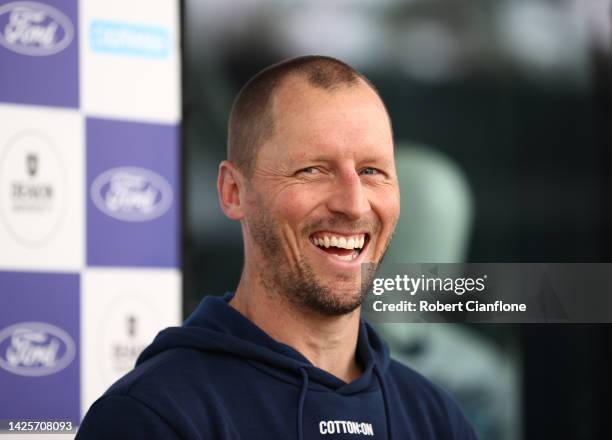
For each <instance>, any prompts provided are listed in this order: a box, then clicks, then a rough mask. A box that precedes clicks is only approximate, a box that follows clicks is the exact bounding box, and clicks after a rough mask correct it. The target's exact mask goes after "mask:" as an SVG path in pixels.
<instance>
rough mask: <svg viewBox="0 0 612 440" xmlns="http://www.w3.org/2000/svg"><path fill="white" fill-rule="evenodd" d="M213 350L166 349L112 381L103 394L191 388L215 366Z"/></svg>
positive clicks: (131, 394) (130, 393)
mask: <svg viewBox="0 0 612 440" xmlns="http://www.w3.org/2000/svg"><path fill="white" fill-rule="evenodd" d="M215 357H216V356H215V355H214V353H208V352H202V351H197V350H193V349H190V348H185V347H177V348H172V349H169V350H166V351H164V352H162V353H159V354H157V355H155V356H153V357H152V358H150V359H147V360H146V361H144V362H142V363H140V364H139V365H137V366H136V367H135V368H134V369H133V370H132V371H130V372H129V373H127V374H126V375H125V376H123V377H122V378H120V379H119V380H118V381H117V382H115V383H114V384H113V385H112V386H111V387H110V388H109V389H108V391H107V392H106V393H105V395H106V396H108V395H125V396H131V397H136V398H138V397H139V395H140V394H142V392H143V391H145V392H147V391H148V390H152V389H154V390H157V391H158V392H163V390H168V391H170V390H172V392H176V389H177V388H182V387H187V388H189V387H193V385H194V382H193V379H194V378H199V379H200V381H201V379H202V378H203V377H206V373H207V372H208V371H209V370H210V369H212V368H214V358H215Z"/></svg>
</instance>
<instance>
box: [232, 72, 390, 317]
mask: <svg viewBox="0 0 612 440" xmlns="http://www.w3.org/2000/svg"><path fill="white" fill-rule="evenodd" d="M273 101H274V104H273V111H274V118H275V119H274V120H275V130H274V135H273V136H272V137H271V139H270V140H269V141H268V142H266V143H265V144H264V145H263V146H262V147H261V148H260V150H259V152H258V157H257V160H256V164H255V169H254V173H253V176H252V177H251V179H250V181H249V182H248V185H247V186H248V187H247V191H246V208H245V223H244V225H245V240H246V246H247V258H251V257H253V258H254V262H255V267H256V268H257V272H258V274H259V276H260V279H261V281H262V283H263V285H264V286H265V287H266V288H267V289H268V290H271V291H273V292H278V293H280V294H282V295H284V296H286V297H287V299H289V300H290V301H291V302H292V303H294V304H297V305H299V306H306V307H308V308H310V310H312V311H315V312H318V313H322V314H326V315H341V314H345V313H348V312H350V311H352V310H355V309H356V308H357V307H358V306H359V305H360V304H361V301H362V299H363V292H362V286H361V265H362V263H378V262H380V260H381V259H382V257H383V254H384V253H385V251H386V248H387V246H388V244H389V241H390V239H391V235H392V233H393V230H394V228H395V224H396V222H397V218H398V216H399V190H398V184H397V177H396V172H395V163H394V157H393V139H392V134H391V128H390V126H389V121H388V118H387V114H386V111H385V109H384V107H383V105H382V103H381V102H380V99H379V98H378V97H377V95H376V94H375V93H374V92H373V91H372V90H371V89H370V88H369V87H367V86H366V85H365V83H364V84H360V85H357V86H353V87H342V88H340V89H339V90H335V91H332V92H330V91H326V90H322V89H318V88H314V87H311V86H310V85H308V84H307V83H306V82H305V81H302V80H295V79H294V80H288V81H287V82H286V84H284V85H282V86H281V87H280V89H279V90H278V91H277V93H276V94H275V96H274V99H273ZM247 263H248V262H247Z"/></svg>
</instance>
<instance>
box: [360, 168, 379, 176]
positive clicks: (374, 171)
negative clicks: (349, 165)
mask: <svg viewBox="0 0 612 440" xmlns="http://www.w3.org/2000/svg"><path fill="white" fill-rule="evenodd" d="M361 174H366V175H374V174H380V171H378V170H377V169H376V168H370V167H368V168H364V169H363V170H361Z"/></svg>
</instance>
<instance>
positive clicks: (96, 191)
mask: <svg viewBox="0 0 612 440" xmlns="http://www.w3.org/2000/svg"><path fill="white" fill-rule="evenodd" d="M172 197H173V195H172V188H171V187H170V184H169V183H168V181H167V180H166V179H164V178H163V177H162V176H160V175H159V174H157V173H154V172H153V171H151V170H147V169H144V168H138V167H119V168H113V169H110V170H108V171H105V172H103V173H102V174H100V175H99V176H98V177H96V179H95V180H94V181H93V183H92V184H91V199H92V200H93V202H94V204H95V205H96V206H97V207H98V209H99V210H100V211H102V212H103V213H105V214H107V215H109V216H111V217H114V218H116V219H118V220H124V221H127V222H144V221H147V220H152V219H154V218H157V217H159V216H161V215H163V214H164V213H165V212H166V211H168V209H170V206H171V205H172Z"/></svg>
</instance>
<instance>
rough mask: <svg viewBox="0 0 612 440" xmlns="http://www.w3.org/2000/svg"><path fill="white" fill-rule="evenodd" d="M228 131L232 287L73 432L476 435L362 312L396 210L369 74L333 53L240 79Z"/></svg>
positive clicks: (173, 331) (226, 207) (165, 336)
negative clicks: (366, 274) (237, 232)
mask: <svg viewBox="0 0 612 440" xmlns="http://www.w3.org/2000/svg"><path fill="white" fill-rule="evenodd" d="M228 134H229V136H228V160H226V161H223V162H222V163H221V164H220V166H219V177H218V185H217V186H218V193H219V200H220V203H221V207H222V209H223V212H224V213H225V214H226V215H227V216H228V217H229V218H231V219H234V220H237V221H240V223H241V226H242V234H243V238H244V257H245V259H244V268H243V273H242V276H241V278H240V282H239V284H238V287H237V289H236V292H235V294H227V295H225V296H224V297H223V298H212V297H209V298H206V299H204V301H203V302H202V303H201V304H200V306H199V307H198V309H197V310H196V311H195V312H194V313H193V314H192V315H191V316H190V317H189V318H188V319H187V321H186V322H185V324H184V325H183V326H182V327H178V328H169V329H166V330H164V331H162V332H161V333H160V334H159V335H158V336H157V338H156V339H155V341H154V342H153V343H152V344H151V345H150V346H149V347H148V348H147V349H146V350H145V351H144V352H143V354H142V355H141V356H140V358H139V360H138V363H137V367H136V368H135V369H134V370H133V371H132V372H131V373H129V374H128V375H126V376H125V377H124V378H122V379H121V380H120V381H118V382H117V383H116V384H115V385H113V386H112V387H111V388H110V389H109V390H108V391H107V392H106V394H105V395H104V396H102V397H101V398H100V399H99V400H98V401H97V402H96V403H95V404H94V405H93V406H92V408H91V409H90V411H89V412H88V414H87V416H86V417H85V420H84V421H83V424H82V426H81V429H80V430H79V434H78V436H77V438H79V439H89V438H113V439H116V438H126V439H127V438H130V439H132V438H150V439H158V438H159V439H162V438H163V439H172V438H183V439H320V438H326V439H327V438H329V439H334V438H336V439H348V438H362V437H363V438H379V439H418V440H425V439H437V440H440V439H473V438H475V435H474V433H473V431H472V429H471V427H470V426H469V424H468V423H467V422H466V420H465V418H464V416H463V415H462V413H461V411H460V410H459V409H458V408H457V406H456V405H455V403H454V402H453V401H452V400H451V399H450V398H449V397H448V396H447V395H446V393H445V392H444V391H442V390H440V389H439V388H437V387H436V386H435V385H433V384H431V383H430V382H428V381H427V380H426V379H424V378H423V377H421V376H420V375H418V374H417V373H415V372H414V371H412V370H411V369H409V368H407V367H405V366H402V365H400V364H399V363H397V362H395V361H393V360H390V359H389V354H388V349H387V346H386V344H385V343H384V342H382V341H381V340H380V339H379V338H378V336H377V335H376V333H375V332H374V330H373V329H372V328H371V327H370V326H369V325H367V324H366V323H365V322H363V321H362V320H361V319H360V306H361V302H362V300H363V296H364V294H365V291H364V289H363V288H362V286H363V285H364V284H366V283H362V281H364V280H362V270H361V268H362V264H363V263H374V264H378V263H379V262H380V261H381V259H382V258H383V255H384V253H385V250H386V248H387V246H388V244H389V241H390V240H391V236H392V234H393V230H394V228H395V224H396V222H397V219H398V216H399V189H398V183H397V176H396V170H395V163H394V158H393V136H392V131H391V124H390V121H389V117H388V114H387V111H386V109H385V106H384V104H383V102H382V100H381V99H380V97H379V96H378V93H377V92H376V90H375V89H374V87H373V86H372V84H370V83H369V81H368V80H367V79H366V78H365V77H363V76H362V75H361V74H360V73H358V72H357V71H355V70H354V69H353V68H351V67H350V66H348V65H346V64H345V63H343V62H341V61H338V60H336V59H333V58H328V57H321V56H308V57H300V58H294V59H291V60H287V61H284V62H282V63H279V64H276V65H274V66H271V67H269V68H267V69H265V70H263V71H262V72H260V73H259V74H257V75H256V76H255V77H254V78H252V79H251V80H250V81H249V82H248V83H247V84H246V85H245V86H244V88H243V89H242V90H241V92H240V93H239V95H238V97H237V98H236V101H235V103H234V106H233V108H232V112H231V115H230V121H229V130H228Z"/></svg>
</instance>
